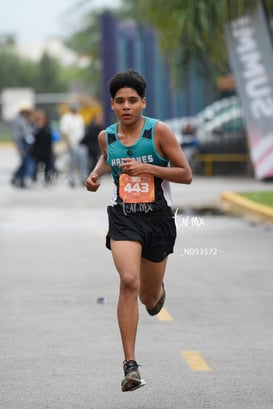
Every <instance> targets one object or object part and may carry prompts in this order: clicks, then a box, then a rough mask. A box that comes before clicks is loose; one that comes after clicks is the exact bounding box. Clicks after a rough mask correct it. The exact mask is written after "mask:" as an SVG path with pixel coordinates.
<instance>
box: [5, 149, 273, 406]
mask: <svg viewBox="0 0 273 409" xmlns="http://www.w3.org/2000/svg"><path fill="white" fill-rule="evenodd" d="M15 164H16V157H15V155H14V153H13V152H12V151H1V150H0V212H1V213H0V368H1V370H0V408H1V409H123V408H124V409H125V408H126V409H180V408H184V409H222V408H223V409H271V408H272V406H273V359H272V356H273V341H272V340H273V325H272V311H273V268H272V265H273V251H272V242H273V228H272V226H270V225H267V224H264V223H263V224H260V223H255V222H251V221H248V220H245V219H241V218H236V217H229V216H224V215H217V216H216V215H209V214H198V213H191V211H190V209H191V208H192V207H200V206H201V205H202V203H205V204H206V205H207V204H208V203H211V204H212V203H216V202H217V197H218V194H219V189H220V190H221V189H224V188H225V187H227V188H230V187H231V186H233V187H235V186H240V187H241V186H243V185H244V186H245V185H247V187H249V186H256V185H257V183H256V182H254V181H252V180H246V179H244V180H241V179H232V180H231V179H227V178H226V179H225V180H224V182H223V180H222V179H215V178H212V179H210V180H208V179H207V178H206V179H202V178H201V179H196V181H195V182H194V183H193V185H192V187H191V186H174V196H175V200H176V201H175V206H176V209H178V210H177V213H176V221H177V226H178V237H177V244H176V249H175V253H174V254H173V255H172V256H170V258H169V263H168V268H167V272H166V278H165V286H166V291H167V301H166V306H165V307H166V308H165V310H164V311H163V314H162V315H161V316H160V317H155V318H152V317H150V316H148V315H147V313H146V311H145V309H144V308H143V306H140V323H139V332H138V340H137V360H138V361H139V363H140V364H141V365H142V367H141V368H140V369H141V374H142V376H143V378H144V379H145V381H146V386H145V387H143V388H142V389H140V390H138V391H135V392H133V393H122V392H121V391H120V382H121V379H122V359H123V356H122V350H121V343H120V337H119V332H118V327H117V321H116V302H117V294H118V276H117V273H116V272H115V268H114V266H113V263H112V259H111V253H110V252H109V251H108V250H107V249H106V248H105V247H104V236H105V232H106V229H107V220H106V211H105V206H106V205H107V203H108V201H109V199H110V195H111V188H110V180H109V178H105V179H104V181H103V183H102V186H101V188H100V190H99V191H98V192H97V193H96V194H94V193H89V192H87V191H85V190H84V189H83V188H82V187H77V188H75V189H71V188H69V187H68V186H67V183H66V180H65V177H64V175H63V177H61V176H59V178H57V180H56V183H55V185H54V186H51V187H48V188H46V187H44V186H43V185H42V183H41V182H40V181H39V183H38V184H37V185H36V186H35V187H34V186H33V187H32V188H30V189H28V190H20V189H15V188H13V187H11V186H10V185H9V179H10V172H11V170H12V169H13V167H14V166H15ZM236 183H237V185H236ZM212 186H214V188H215V189H214V190H213V188H212ZM257 186H258V185H257ZM257 186H256V187H257ZM259 186H260V185H259ZM204 192H206V194H203V193H204ZM183 207H185V208H186V209H187V211H186V212H185V213H182V211H181V210H180V209H182V208H183ZM101 297H104V300H105V303H104V304H99V303H98V302H97V300H98V298H101ZM159 318H161V319H159Z"/></svg>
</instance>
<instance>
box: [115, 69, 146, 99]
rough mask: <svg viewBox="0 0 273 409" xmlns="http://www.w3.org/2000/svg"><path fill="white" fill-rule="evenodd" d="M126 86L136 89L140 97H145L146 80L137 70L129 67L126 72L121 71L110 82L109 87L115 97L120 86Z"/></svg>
mask: <svg viewBox="0 0 273 409" xmlns="http://www.w3.org/2000/svg"><path fill="white" fill-rule="evenodd" d="M125 87H128V88H132V89H134V90H135V91H136V92H137V93H138V95H139V96H140V98H144V97H145V90H146V82H145V79H144V78H143V77H142V76H141V75H140V74H139V73H138V72H137V71H134V70H132V69H129V70H127V71H124V72H119V73H117V74H115V75H114V76H113V78H111V79H110V81H109V82H108V88H109V92H110V95H111V97H112V98H115V95H116V93H117V92H118V90H120V88H125Z"/></svg>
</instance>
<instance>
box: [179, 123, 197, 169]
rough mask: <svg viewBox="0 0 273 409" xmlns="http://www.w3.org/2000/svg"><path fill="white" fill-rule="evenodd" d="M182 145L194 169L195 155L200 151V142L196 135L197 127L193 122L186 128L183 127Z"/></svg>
mask: <svg viewBox="0 0 273 409" xmlns="http://www.w3.org/2000/svg"><path fill="white" fill-rule="evenodd" d="M181 147H182V149H183V151H184V153H185V155H186V158H187V160H188V162H189V164H190V166H191V168H192V169H193V168H194V167H195V159H194V155H195V154H196V153H198V152H199V142H198V139H197V135H196V129H195V127H194V126H193V125H192V124H191V123H188V124H187V125H186V126H185V128H184V129H182V141H181Z"/></svg>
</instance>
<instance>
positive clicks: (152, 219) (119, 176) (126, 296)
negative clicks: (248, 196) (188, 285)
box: [86, 70, 192, 392]
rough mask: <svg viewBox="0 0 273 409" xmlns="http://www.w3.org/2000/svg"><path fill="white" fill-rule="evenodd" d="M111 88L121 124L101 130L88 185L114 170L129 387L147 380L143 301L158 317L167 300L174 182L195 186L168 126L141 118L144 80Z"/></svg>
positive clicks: (113, 241)
mask: <svg viewBox="0 0 273 409" xmlns="http://www.w3.org/2000/svg"><path fill="white" fill-rule="evenodd" d="M108 86H109V92H110V95H111V106H112V110H113V111H114V113H115V115H116V117H117V120H118V122H117V123H115V124H113V125H111V126H109V127H108V128H107V129H106V130H104V131H101V132H100V134H99V137H98V138H99V144H100V147H101V151H102V154H101V156H100V158H99V160H98V162H97V164H96V166H95V168H94V169H93V171H92V172H91V173H90V175H89V177H88V179H87V180H86V188H87V189H88V190H89V191H92V192H95V191H96V190H97V189H98V187H99V185H100V182H99V178H100V177H101V176H102V175H104V174H105V173H107V172H111V173H112V179H113V186H114V189H113V196H112V203H111V205H110V206H108V208H107V211H108V222H109V230H108V233H107V236H106V247H107V248H108V249H110V250H111V251H112V257H113V261H114V264H115V266H116V269H117V271H118V273H119V276H120V292H119V300H118V306H117V316H118V323H119V329H120V334H121V341H122V346H123V351H124V362H123V370H124V379H123V380H122V383H121V389H122V391H123V392H127V391H132V390H135V389H137V388H139V387H140V386H142V385H143V382H142V381H141V376H140V373H139V370H138V364H137V361H136V357H135V343H136V334H137V325H138V317H139V312H138V298H139V299H140V301H141V302H142V303H143V304H144V305H145V307H146V309H147V312H148V313H149V314H150V315H156V314H158V313H159V311H160V310H161V308H162V307H163V304H164V301H165V288H164V284H163V278H164V272H165V268H166V263H167V258H168V254H170V253H172V252H173V248H174V243H175V239H176V228H175V222H174V218H173V213H172V210H171V194H170V186H169V182H175V183H184V184H190V183H191V181H192V172H191V169H190V167H189V164H188V162H187V160H186V158H185V156H184V153H183V151H182V149H181V147H180V145H179V143H178V142H177V140H176V138H175V136H174V135H173V133H172V132H171V130H170V129H169V127H167V125H166V124H164V123H163V122H160V121H159V120H157V119H153V118H149V117H145V116H143V115H142V111H143V109H145V107H146V99H145V89H146V82H145V80H144V78H143V77H142V76H141V75H140V74H139V73H138V72H136V71H133V70H128V71H126V72H121V73H118V74H116V75H115V76H114V77H113V78H112V79H111V80H110V81H109V84H108Z"/></svg>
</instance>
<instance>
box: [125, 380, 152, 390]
mask: <svg viewBox="0 0 273 409" xmlns="http://www.w3.org/2000/svg"><path fill="white" fill-rule="evenodd" d="M144 385H146V382H145V381H144V379H135V378H127V379H126V381H125V382H124V384H123V385H122V386H121V390H122V392H133V391H135V390H136V389H139V388H141V387H142V386H144ZM124 387H126V389H125V388H124Z"/></svg>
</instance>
